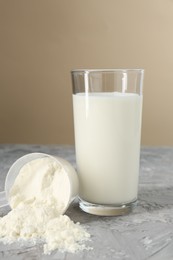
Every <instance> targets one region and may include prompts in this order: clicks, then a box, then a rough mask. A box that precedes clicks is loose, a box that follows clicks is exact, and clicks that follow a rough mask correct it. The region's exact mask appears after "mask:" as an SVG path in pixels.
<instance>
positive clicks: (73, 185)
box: [0, 153, 79, 213]
mask: <svg viewBox="0 0 173 260" xmlns="http://www.w3.org/2000/svg"><path fill="white" fill-rule="evenodd" d="M44 157H49V158H52V159H53V160H55V161H56V162H57V163H58V164H59V165H61V167H62V168H63V169H64V173H65V174H66V175H67V177H68V181H69V183H70V193H69V194H70V195H69V198H68V203H66V205H65V209H64V212H65V211H66V210H67V208H68V206H69V205H70V203H71V202H72V201H73V200H74V198H75V197H76V196H77V194H78V189H79V182H78V177H77V173H76V171H75V169H74V168H73V166H72V165H71V164H70V163H69V162H68V161H66V160H64V159H62V158H60V157H56V156H52V155H49V154H45V153H30V154H27V155H24V156H22V157H20V158H19V159H18V160H16V161H15V162H14V163H13V164H12V166H11V167H10V169H9V171H8V173H7V176H6V179H5V190H4V191H2V192H0V208H1V207H4V206H7V205H9V193H10V190H11V188H12V186H13V184H14V181H15V179H16V177H17V176H18V174H19V172H20V170H21V168H22V167H23V166H24V165H25V164H26V163H28V162H31V161H32V160H35V159H38V158H44ZM9 206H10V205H9ZM64 212H63V213H64Z"/></svg>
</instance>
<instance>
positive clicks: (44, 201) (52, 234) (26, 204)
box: [0, 158, 91, 254]
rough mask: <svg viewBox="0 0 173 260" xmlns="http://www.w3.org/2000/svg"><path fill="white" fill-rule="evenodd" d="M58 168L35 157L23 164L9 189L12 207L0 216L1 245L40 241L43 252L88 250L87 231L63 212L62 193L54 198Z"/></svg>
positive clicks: (88, 238) (54, 164)
mask: <svg viewBox="0 0 173 260" xmlns="http://www.w3.org/2000/svg"><path fill="white" fill-rule="evenodd" d="M40 166H41V167H40ZM38 169H39V174H37V173H38ZM33 171H35V174H34V175H33V174H32V173H33ZM40 171H41V172H40ZM62 171H63V169H62V167H60V166H59V165H58V164H57V163H55V162H54V161H52V159H51V158H44V159H36V160H34V161H32V162H30V163H28V164H27V165H25V166H23V168H22V169H21V171H20V172H19V174H18V176H17V178H16V180H15V183H14V185H13V187H12V189H11V193H10V206H11V207H12V210H11V211H10V212H9V213H8V214H7V215H6V216H4V217H2V218H0V241H2V242H3V243H4V244H11V243H14V242H21V241H25V242H32V243H34V244H36V243H37V242H40V241H42V243H43V249H44V254H50V253H51V252H52V251H54V250H59V251H61V252H72V253H74V252H77V251H81V250H84V249H91V248H89V247H87V246H86V245H85V241H87V240H90V234H89V233H88V232H87V231H86V230H85V229H84V228H83V227H82V226H81V225H80V224H79V223H74V222H73V221H72V220H71V219H70V218H69V217H68V216H67V215H63V212H64V207H65V205H64V203H65V202H66V201H65V200H66V195H64V196H65V197H64V201H63V196H61V197H60V198H58V197H57V192H58V191H57V186H56V185H55V183H57V182H58V178H60V180H61V186H62V184H64V187H65V183H63V182H65V181H66V180H65V179H63V178H62V176H63V175H62ZM26 173H27V174H26ZM40 173H41V174H40ZM26 175H27V181H26V178H24V177H25V176H26ZM33 187H35V189H34V188H33ZM66 188H67V187H66ZM19 190H20V192H19ZM66 192H68V190H67V191H66ZM62 194H63V193H62ZM64 194H66V193H64Z"/></svg>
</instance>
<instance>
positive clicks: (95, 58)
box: [0, 0, 173, 145]
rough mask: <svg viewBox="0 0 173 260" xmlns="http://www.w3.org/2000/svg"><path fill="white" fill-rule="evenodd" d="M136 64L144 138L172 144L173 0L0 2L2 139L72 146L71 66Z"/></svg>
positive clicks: (146, 140) (128, 65)
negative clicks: (141, 80) (142, 71)
mask: <svg viewBox="0 0 173 260" xmlns="http://www.w3.org/2000/svg"><path fill="white" fill-rule="evenodd" d="M138 67H139V68H144V69H145V82H144V83H145V85H144V88H145V91H144V108H143V126H142V144H143V145H173V120H172V118H173V115H172V114H173V102H172V100H173V1H172V0H85V1H84V0H68V1H67V0H40V1H39V0H0V143H52V144H53V143H55V144H58V143H59V144H60V143H62V144H72V143H73V142H74V139H73V118H72V101H71V94H72V93H71V77H70V70H71V69H74V68H138Z"/></svg>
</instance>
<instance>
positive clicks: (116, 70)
mask: <svg viewBox="0 0 173 260" xmlns="http://www.w3.org/2000/svg"><path fill="white" fill-rule="evenodd" d="M90 72H110V73H113V72H122V73H125V72H141V73H144V69H141V68H138V69H73V70H71V73H72V74H73V73H90Z"/></svg>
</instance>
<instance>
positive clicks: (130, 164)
mask: <svg viewBox="0 0 173 260" xmlns="http://www.w3.org/2000/svg"><path fill="white" fill-rule="evenodd" d="M73 109H74V126H75V145H76V160H77V170H78V174H79V181H80V197H81V198H82V199H84V200H85V201H88V202H90V203H98V204H99V203H100V204H122V203H128V202H131V201H133V200H135V199H137V192H138V175H139V154H140V133H141V112H142V97H141V96H139V95H138V94H124V93H117V92H114V93H90V94H88V95H85V94H82V93H79V94H76V95H73Z"/></svg>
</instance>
